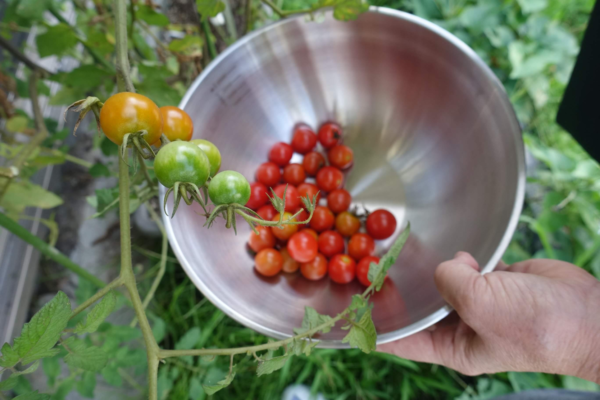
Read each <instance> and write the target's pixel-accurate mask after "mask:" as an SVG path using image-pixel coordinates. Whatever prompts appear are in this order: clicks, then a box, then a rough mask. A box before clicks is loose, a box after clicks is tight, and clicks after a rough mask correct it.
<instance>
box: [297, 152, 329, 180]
mask: <svg viewBox="0 0 600 400" xmlns="http://www.w3.org/2000/svg"><path fill="white" fill-rule="evenodd" d="M302 166H303V167H304V172H306V175H308V176H315V175H317V172H319V170H320V169H321V168H323V167H324V166H325V157H323V154H321V153H317V152H316V151H311V152H310V153H308V154H307V155H305V156H304V159H303V160H302Z"/></svg>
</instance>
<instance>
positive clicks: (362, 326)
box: [342, 310, 377, 354]
mask: <svg viewBox="0 0 600 400" xmlns="http://www.w3.org/2000/svg"><path fill="white" fill-rule="evenodd" d="M342 343H349V344H350V346H351V347H358V348H359V349H361V350H362V351H364V352H365V353H367V354H368V353H370V352H371V351H374V350H375V348H376V346H377V332H376V331H375V325H374V324H373V320H372V319H371V310H367V312H365V313H364V314H363V316H362V318H360V320H359V321H358V322H352V327H351V328H350V331H349V332H348V334H347V335H346V336H345V337H344V339H343V340H342Z"/></svg>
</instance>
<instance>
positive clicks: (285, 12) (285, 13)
mask: <svg viewBox="0 0 600 400" xmlns="http://www.w3.org/2000/svg"><path fill="white" fill-rule="evenodd" d="M261 1H262V2H263V3H265V4H266V5H268V6H269V7H271V9H272V10H273V11H274V12H275V14H277V15H279V16H280V17H281V18H285V17H288V16H290V15H293V14H306V13H311V12H314V11H316V10H318V9H319V8H303V9H301V10H282V9H281V8H279V7H277V5H276V4H275V3H273V2H272V1H271V0H261ZM320 8H323V7H320Z"/></svg>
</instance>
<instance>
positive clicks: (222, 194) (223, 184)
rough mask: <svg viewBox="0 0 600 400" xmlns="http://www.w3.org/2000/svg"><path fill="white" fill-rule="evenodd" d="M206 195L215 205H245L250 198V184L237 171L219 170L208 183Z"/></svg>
mask: <svg viewBox="0 0 600 400" xmlns="http://www.w3.org/2000/svg"><path fill="white" fill-rule="evenodd" d="M208 196H209V197H210V199H211V201H212V202H213V203H214V204H215V205H219V204H231V203H237V204H241V205H245V204H246V203H247V202H248V199H250V184H249V183H248V181H247V180H246V178H244V175H242V174H240V173H239V172H236V171H223V172H219V173H218V174H217V175H215V177H214V178H212V180H211V181H210V184H209V185H208Z"/></svg>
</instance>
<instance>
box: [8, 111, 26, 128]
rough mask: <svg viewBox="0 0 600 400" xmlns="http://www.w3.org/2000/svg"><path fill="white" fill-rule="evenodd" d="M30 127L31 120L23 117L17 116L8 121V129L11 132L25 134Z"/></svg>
mask: <svg viewBox="0 0 600 400" xmlns="http://www.w3.org/2000/svg"><path fill="white" fill-rule="evenodd" d="M28 126H29V119H28V118H27V117H24V116H23V115H15V116H14V117H12V118H10V119H8V120H7V121H6V129H8V130H9V131H11V132H23V131H24V130H25V129H27V127H28Z"/></svg>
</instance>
